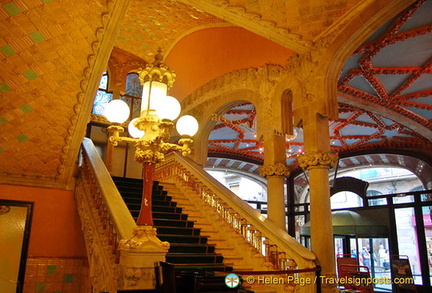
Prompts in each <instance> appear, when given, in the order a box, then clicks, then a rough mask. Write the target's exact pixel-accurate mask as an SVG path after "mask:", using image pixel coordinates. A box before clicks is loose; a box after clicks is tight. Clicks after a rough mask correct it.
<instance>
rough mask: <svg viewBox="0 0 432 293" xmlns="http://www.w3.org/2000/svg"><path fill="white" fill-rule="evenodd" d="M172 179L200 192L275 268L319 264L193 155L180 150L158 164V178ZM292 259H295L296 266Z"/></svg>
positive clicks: (311, 266) (312, 255) (310, 253)
mask: <svg viewBox="0 0 432 293" xmlns="http://www.w3.org/2000/svg"><path fill="white" fill-rule="evenodd" d="M169 178H175V179H176V180H180V181H181V182H182V183H183V184H185V185H187V186H188V187H190V188H192V189H193V190H195V191H196V192H199V193H200V194H201V198H202V199H204V200H206V201H207V202H208V203H209V204H210V205H211V206H213V207H214V208H216V209H217V210H218V212H219V213H220V214H221V217H222V218H224V219H225V220H227V221H228V222H231V223H230V224H231V226H233V227H234V228H236V229H237V230H238V231H239V233H240V234H242V235H243V236H245V237H246V238H247V240H248V241H249V242H250V243H251V244H252V245H253V246H254V247H255V248H256V249H257V250H259V252H260V253H263V254H264V256H265V257H266V259H268V260H269V261H270V262H271V263H273V265H274V269H287V268H291V269H294V268H296V267H297V268H314V267H316V264H315V263H314V260H315V259H316V256H315V254H314V253H313V252H312V251H310V250H308V249H307V248H305V247H304V246H303V245H301V244H300V243H299V242H297V241H296V240H295V239H294V238H293V237H291V236H290V235H289V234H288V233H286V232H285V231H284V230H283V229H281V228H280V227H279V226H277V225H276V224H274V223H273V221H271V220H269V219H267V218H266V217H265V216H263V215H262V214H261V213H260V212H258V211H257V210H255V209H254V208H253V207H251V206H250V205H249V204H248V203H246V202H245V201H243V200H242V199H241V198H239V197H238V196H237V195H235V194H234V193H233V192H232V191H231V190H229V189H228V188H227V187H225V186H224V185H222V184H221V183H220V182H219V181H217V180H216V179H214V178H213V177H212V176H211V175H210V174H208V173H207V172H206V171H205V170H204V169H203V168H202V166H200V165H198V164H197V163H195V162H194V161H193V160H191V159H190V158H188V157H181V156H180V155H179V154H177V153H171V154H169V155H167V156H166V158H165V161H164V162H162V163H159V164H158V166H157V168H156V174H155V179H156V180H160V181H163V179H169ZM256 235H259V237H260V236H261V235H262V236H263V237H264V238H265V241H264V244H265V245H266V249H261V245H262V242H261V241H255V239H254V238H256V237H255V236H256ZM290 261H294V262H295V263H294V266H293V265H292V262H290Z"/></svg>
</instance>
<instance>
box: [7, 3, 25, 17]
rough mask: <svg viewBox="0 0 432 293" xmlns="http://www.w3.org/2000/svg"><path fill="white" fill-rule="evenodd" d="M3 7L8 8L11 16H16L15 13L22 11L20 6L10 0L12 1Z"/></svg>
mask: <svg viewBox="0 0 432 293" xmlns="http://www.w3.org/2000/svg"><path fill="white" fill-rule="evenodd" d="M3 9H4V10H6V12H7V13H8V14H9V15H10V16H14V15H17V14H20V13H21V12H22V11H21V9H19V8H18V6H16V4H15V3H14V2H10V3H7V4H5V5H3Z"/></svg>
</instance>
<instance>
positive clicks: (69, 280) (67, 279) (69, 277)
mask: <svg viewBox="0 0 432 293" xmlns="http://www.w3.org/2000/svg"><path fill="white" fill-rule="evenodd" d="M73 276H74V275H73V274H65V275H64V277H63V282H64V283H73Z"/></svg>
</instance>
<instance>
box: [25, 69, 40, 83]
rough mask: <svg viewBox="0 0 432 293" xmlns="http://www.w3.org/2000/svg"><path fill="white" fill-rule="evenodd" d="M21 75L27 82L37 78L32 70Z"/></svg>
mask: <svg viewBox="0 0 432 293" xmlns="http://www.w3.org/2000/svg"><path fill="white" fill-rule="evenodd" d="M23 75H24V76H25V78H27V79H28V80H32V79H35V78H38V75H37V74H36V72H34V71H33V70H31V69H30V70H27V71H26V72H23Z"/></svg>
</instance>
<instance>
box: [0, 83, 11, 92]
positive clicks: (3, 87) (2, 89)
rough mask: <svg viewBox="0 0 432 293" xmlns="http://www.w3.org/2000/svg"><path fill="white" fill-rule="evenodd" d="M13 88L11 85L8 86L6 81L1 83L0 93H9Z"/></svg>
mask: <svg viewBox="0 0 432 293" xmlns="http://www.w3.org/2000/svg"><path fill="white" fill-rule="evenodd" d="M11 90H12V89H11V87H10V86H8V85H7V84H6V83H4V82H3V83H0V93H3V94H5V93H7V92H9V91H11Z"/></svg>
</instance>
